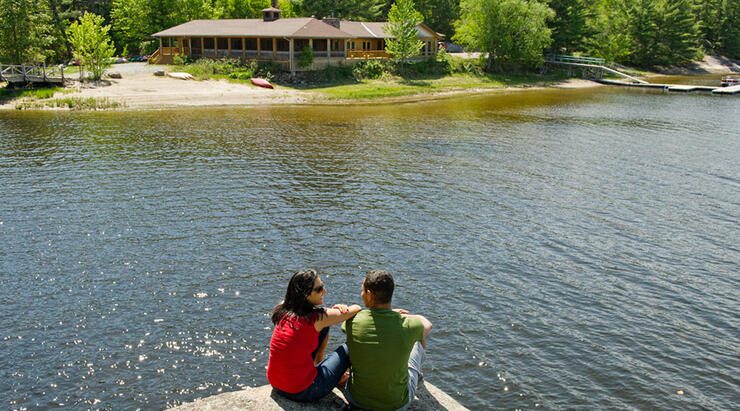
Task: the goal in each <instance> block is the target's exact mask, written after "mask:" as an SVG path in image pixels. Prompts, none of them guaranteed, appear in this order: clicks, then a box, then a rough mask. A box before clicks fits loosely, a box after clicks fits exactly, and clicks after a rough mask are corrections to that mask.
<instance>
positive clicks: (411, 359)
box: [267, 270, 432, 410]
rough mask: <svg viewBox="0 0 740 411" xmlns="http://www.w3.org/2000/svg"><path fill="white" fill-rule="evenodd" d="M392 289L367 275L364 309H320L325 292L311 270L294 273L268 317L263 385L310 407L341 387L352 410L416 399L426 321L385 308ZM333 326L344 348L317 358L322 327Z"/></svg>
mask: <svg viewBox="0 0 740 411" xmlns="http://www.w3.org/2000/svg"><path fill="white" fill-rule="evenodd" d="M393 286H394V285H393V277H392V276H391V275H390V273H388V272H387V271H382V270H374V271H370V272H368V273H367V274H366V275H365V279H364V280H363V282H362V293H361V296H362V302H363V303H364V304H365V306H366V307H367V308H368V309H367V310H362V308H361V307H360V306H359V305H357V304H353V305H351V306H349V307H348V306H346V305H343V304H338V305H335V306H333V307H332V308H322V307H320V306H321V305H322V304H323V303H324V295H325V294H326V288H325V286H324V283H323V282H322V281H321V279H320V278H319V276H318V275H317V274H316V271H314V270H306V271H299V272H297V273H295V274H294V275H293V277H292V278H291V279H290V282H289V283H288V291H287V292H286V293H285V300H284V301H283V302H282V303H280V304H278V305H277V306H276V307H275V309H274V310H273V312H272V322H273V324H275V329H274V331H273V333H272V340H271V341H270V359H269V362H268V364H267V379H268V380H269V381H270V385H272V387H273V389H274V391H275V392H277V393H278V394H279V395H282V396H284V397H286V398H288V399H291V400H294V401H300V402H310V401H317V400H319V399H321V398H323V397H324V396H326V395H327V394H329V393H330V392H331V391H332V389H333V388H334V387H335V386H340V387H341V386H342V385H344V384H345V383H346V388H345V396H346V397H347V400H348V401H349V402H350V405H352V406H354V407H359V408H365V409H370V410H396V409H405V408H406V407H408V405H409V403H410V402H411V401H412V400H413V399H414V395H415V394H416V388H417V385H418V382H419V378H420V376H421V363H422V361H423V360H424V349H425V348H426V344H425V338H426V336H427V335H428V334H429V332H430V331H431V329H432V323H430V322H429V320H427V319H426V318H424V317H423V316H421V315H410V314H409V312H408V311H406V310H403V309H399V308H397V309H392V308H391V298H392V297H393ZM341 322H344V324H342V331H344V332H345V334H346V335H347V342H346V343H345V344H342V345H341V346H340V347H339V348H337V349H336V351H334V352H332V353H331V354H329V355H328V356H327V357H326V358H325V359H324V350H325V349H326V343H327V341H328V340H329V327H330V326H332V325H334V324H338V323H341ZM350 362H351V367H350ZM348 369H349V371H348Z"/></svg>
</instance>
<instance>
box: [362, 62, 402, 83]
mask: <svg viewBox="0 0 740 411" xmlns="http://www.w3.org/2000/svg"><path fill="white" fill-rule="evenodd" d="M392 73H393V66H392V65H391V63H390V62H388V61H385V60H363V61H361V62H359V63H357V64H355V66H354V67H353V68H352V75H353V76H355V78H356V79H357V80H362V79H379V78H381V77H383V76H384V75H390V74H392Z"/></svg>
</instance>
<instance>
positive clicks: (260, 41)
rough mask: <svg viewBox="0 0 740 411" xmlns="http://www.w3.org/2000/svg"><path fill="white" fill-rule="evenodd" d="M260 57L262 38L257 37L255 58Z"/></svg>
mask: <svg viewBox="0 0 740 411" xmlns="http://www.w3.org/2000/svg"><path fill="white" fill-rule="evenodd" d="M260 57H262V37H257V58H260Z"/></svg>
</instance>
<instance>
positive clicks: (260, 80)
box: [252, 77, 273, 88]
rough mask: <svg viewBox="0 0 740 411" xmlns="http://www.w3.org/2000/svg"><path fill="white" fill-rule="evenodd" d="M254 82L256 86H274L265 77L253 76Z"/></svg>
mask: <svg viewBox="0 0 740 411" xmlns="http://www.w3.org/2000/svg"><path fill="white" fill-rule="evenodd" d="M252 84H254V85H255V86H260V87H264V88H273V87H272V84H270V82H269V81H267V80H265V79H263V78H257V77H252Z"/></svg>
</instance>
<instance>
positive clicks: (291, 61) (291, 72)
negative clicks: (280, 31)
mask: <svg viewBox="0 0 740 411" xmlns="http://www.w3.org/2000/svg"><path fill="white" fill-rule="evenodd" d="M289 50H290V60H289V61H290V74H295V67H293V39H292V38H291V39H290V48H289Z"/></svg>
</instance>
